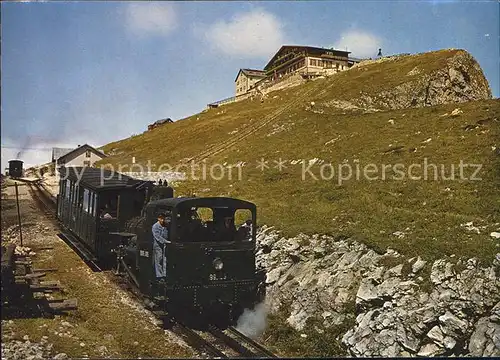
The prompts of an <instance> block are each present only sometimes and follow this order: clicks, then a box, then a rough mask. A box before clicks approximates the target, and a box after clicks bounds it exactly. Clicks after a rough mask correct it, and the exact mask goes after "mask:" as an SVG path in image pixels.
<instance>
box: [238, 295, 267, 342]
mask: <svg viewBox="0 0 500 360" xmlns="http://www.w3.org/2000/svg"><path fill="white" fill-rule="evenodd" d="M268 313H269V308H268V306H267V305H266V304H265V303H264V302H262V303H260V304H257V305H256V306H255V308H254V309H252V310H250V309H245V311H243V314H241V316H240V318H239V319H238V323H237V325H236V329H237V330H239V331H240V332H242V333H243V334H245V335H246V336H248V337H250V338H252V339H256V338H258V337H259V336H260V335H261V334H262V333H263V332H264V330H265V329H266V327H267V314H268Z"/></svg>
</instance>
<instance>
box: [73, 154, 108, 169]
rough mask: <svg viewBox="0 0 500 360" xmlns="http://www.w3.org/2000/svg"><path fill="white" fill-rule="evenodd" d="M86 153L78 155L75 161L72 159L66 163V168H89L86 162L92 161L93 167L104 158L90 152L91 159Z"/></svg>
mask: <svg viewBox="0 0 500 360" xmlns="http://www.w3.org/2000/svg"><path fill="white" fill-rule="evenodd" d="M86 155H87V154H86V152H84V153H83V154H80V155H78V156H77V157H75V158H74V159H71V160H70V161H68V162H66V163H65V164H64V166H66V167H67V166H88V165H87V164H86V163H85V162H86V161H90V166H93V165H94V163H95V162H97V161H99V160H102V159H103V157H102V156H100V155H97V154H96V153H94V152H92V151H91V152H90V157H87V156H86Z"/></svg>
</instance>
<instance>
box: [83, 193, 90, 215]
mask: <svg viewBox="0 0 500 360" xmlns="http://www.w3.org/2000/svg"><path fill="white" fill-rule="evenodd" d="M89 200H90V191H89V190H88V189H83V210H84V211H85V212H87V213H88V212H89V204H90V201H89Z"/></svg>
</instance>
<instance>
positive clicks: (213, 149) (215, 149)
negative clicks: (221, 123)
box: [181, 89, 314, 163]
mask: <svg viewBox="0 0 500 360" xmlns="http://www.w3.org/2000/svg"><path fill="white" fill-rule="evenodd" d="M313 90H314V89H308V90H306V91H305V92H304V93H303V94H301V97H299V98H296V99H295V100H292V101H291V102H289V103H288V104H286V105H285V106H283V107H281V108H279V109H278V110H276V111H274V112H273V113H272V114H271V115H268V116H266V117H265V118H264V119H262V120H261V121H260V122H258V123H257V124H255V125H254V126H251V127H249V128H246V129H244V130H243V131H241V132H238V134H237V135H236V136H234V137H232V138H230V139H228V140H227V141H224V142H223V143H221V144H215V145H212V146H210V147H208V149H206V150H205V151H203V152H202V153H200V154H198V155H195V156H193V157H191V158H188V159H185V160H183V161H181V163H189V162H192V161H195V162H196V161H203V160H205V159H207V158H209V157H211V156H214V155H217V154H219V153H221V152H222V151H225V150H228V149H230V148H231V147H232V146H234V145H236V144H237V143H238V142H240V141H242V140H244V139H246V138H248V137H249V136H250V135H252V134H254V133H256V132H257V131H259V130H260V129H262V128H263V127H265V126H266V125H268V124H269V123H271V122H272V121H273V120H275V119H276V118H277V117H278V116H280V115H281V114H283V113H284V112H285V111H286V110H289V109H290V108H292V107H293V106H295V105H297V104H299V103H300V102H301V101H302V100H303V97H305V96H307V95H310V94H311V93H312V92H313Z"/></svg>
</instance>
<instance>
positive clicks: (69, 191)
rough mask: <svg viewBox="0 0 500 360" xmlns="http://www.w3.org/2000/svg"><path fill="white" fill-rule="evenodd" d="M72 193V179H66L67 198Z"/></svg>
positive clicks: (65, 194)
mask: <svg viewBox="0 0 500 360" xmlns="http://www.w3.org/2000/svg"><path fill="white" fill-rule="evenodd" d="M70 195H71V181H69V180H66V191H65V193H64V197H65V198H66V199H69V197H70Z"/></svg>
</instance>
